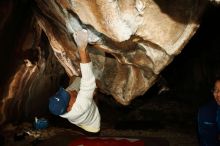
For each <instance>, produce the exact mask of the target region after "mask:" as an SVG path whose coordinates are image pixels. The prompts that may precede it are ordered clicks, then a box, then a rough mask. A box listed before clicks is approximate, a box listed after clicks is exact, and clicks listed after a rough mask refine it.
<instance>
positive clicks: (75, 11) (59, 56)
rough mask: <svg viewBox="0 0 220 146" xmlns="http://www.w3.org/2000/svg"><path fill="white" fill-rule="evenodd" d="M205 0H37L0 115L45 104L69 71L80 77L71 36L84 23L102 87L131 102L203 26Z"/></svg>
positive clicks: (18, 46)
mask: <svg viewBox="0 0 220 146" xmlns="http://www.w3.org/2000/svg"><path fill="white" fill-rule="evenodd" d="M22 2H23V3H22ZM22 2H21V3H20V5H22V4H26V5H28V4H29V3H28V2H27V3H25V0H24V1H22ZM16 5H19V4H18V3H13V1H12V0H11V1H9V5H8V7H10V8H11V9H7V10H6V9H5V11H3V12H2V14H5V13H6V12H7V14H8V16H7V17H3V18H4V19H3V20H4V21H2V22H1V23H0V25H1V31H2V30H3V28H5V27H6V25H7V23H9V22H8V20H10V19H12V18H13V17H12V16H16V15H15V13H16V11H13V8H14V9H15V8H16ZM205 5H206V3H204V2H203V0H202V1H201V0H176V1H171V0H169V1H166V2H165V1H163V0H129V1H124V0H117V1H115V0H71V1H70V0H35V3H34V4H32V7H30V6H29V7H30V9H31V10H30V11H28V12H30V14H29V16H27V17H28V18H29V19H28V20H29V22H26V23H25V24H26V25H24V26H23V30H24V32H25V33H23V37H22V38H20V42H17V43H15V44H16V50H15V51H14V53H19V55H18V56H19V57H18V58H16V59H15V62H17V64H16V67H15V69H14V70H13V73H11V74H10V79H9V80H8V81H7V84H6V85H5V87H4V89H2V91H3V90H4V92H2V93H1V95H2V96H1V100H2V101H1V106H0V107H1V109H0V110H1V111H0V113H1V116H0V122H4V121H5V120H6V119H8V117H11V118H12V117H13V115H14V114H16V116H17V117H20V116H21V117H22V116H28V115H29V114H30V113H29V112H32V113H35V112H33V111H36V113H37V112H39V111H40V110H41V109H39V106H42V107H47V106H46V105H47V99H48V97H49V96H50V95H51V94H53V93H54V92H55V89H56V88H57V87H58V86H59V85H64V84H62V83H60V81H61V77H62V75H65V73H64V70H65V72H66V73H67V75H68V77H69V81H72V80H74V78H75V77H76V76H80V70H79V56H78V51H77V48H76V45H75V42H74V40H73V35H74V33H75V31H76V30H79V29H82V28H85V29H87V30H88V31H89V40H88V41H89V46H88V49H89V53H90V56H91V59H92V62H93V64H94V71H95V74H96V78H97V80H98V81H99V82H98V87H99V90H100V91H101V92H103V93H105V94H108V95H112V96H113V97H114V98H115V100H117V101H118V102H119V103H120V104H123V105H128V104H129V103H130V102H131V101H132V100H133V99H134V98H136V97H138V96H140V95H143V94H144V93H145V92H146V91H147V90H148V89H149V88H150V87H151V86H152V85H153V84H154V83H155V82H156V80H157V78H158V75H159V73H160V72H161V71H162V70H163V69H164V68H165V67H166V66H167V65H169V63H170V62H171V61H172V60H173V58H174V57H175V56H176V55H178V54H179V53H180V52H181V51H182V49H183V48H184V46H185V45H186V44H187V42H188V41H189V40H190V38H191V37H192V36H193V34H194V33H195V32H196V30H197V28H198V27H199V21H198V20H199V18H200V16H201V14H202V12H203V10H204V7H205ZM17 9H18V7H17ZM32 10H33V13H32ZM10 14H11V17H9V15H10ZM2 34H3V33H2ZM15 39H16V38H15ZM17 39H18V38H17ZM57 60H58V61H59V63H58V62H57ZM60 64H61V65H62V66H63V68H64V70H63V68H62V66H60ZM65 85H66V84H65ZM37 103H39V104H37ZM42 103H43V105H42ZM7 109H12V110H10V111H8V110H7ZM23 111H25V112H23ZM13 118H16V117H13Z"/></svg>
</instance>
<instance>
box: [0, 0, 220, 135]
mask: <svg viewBox="0 0 220 146" xmlns="http://www.w3.org/2000/svg"><path fill="white" fill-rule="evenodd" d="M11 2H12V1H11ZM14 2H15V3H14V4H9V3H10V2H9V3H7V2H6V1H2V2H0V11H1V12H0V14H1V16H0V18H1V19H2V20H4V17H9V16H10V17H11V18H8V20H10V21H8V22H7V24H6V25H4V28H2V27H1V26H0V44H1V48H2V49H0V66H1V68H2V69H1V72H0V75H1V79H0V96H1V93H3V92H2V91H3V90H4V84H5V83H6V82H7V79H8V77H9V76H10V73H11V72H13V71H14V69H13V66H14V65H15V64H16V63H18V62H16V60H17V59H18V58H21V57H23V56H18V53H17V52H16V51H17V50H16V48H18V46H19V44H20V43H21V41H22V38H23V36H24V35H25V27H26V26H27V24H28V23H29V19H30V17H31V10H30V8H29V7H28V6H29V3H26V2H25V1H23V2H22V1H20V2H18V1H14ZM15 6H16V7H15ZM12 8H13V9H14V10H13V11H12V13H13V14H12V15H10V14H9V15H5V13H4V12H7V9H12ZM219 19H220V7H219V6H215V5H210V6H208V7H207V9H206V11H205V12H204V15H203V16H202V18H201V23H200V27H199V29H198V30H197V32H196V33H195V35H194V36H193V37H192V39H191V40H190V41H189V42H188V43H187V45H186V46H185V47H184V49H183V50H182V52H181V53H180V54H179V55H177V56H176V57H175V59H174V60H173V62H172V63H171V64H169V65H168V66H167V67H166V68H165V69H164V70H163V71H162V72H161V73H160V75H161V80H159V81H158V83H156V84H155V85H154V86H152V87H151V88H150V90H149V91H148V92H147V93H145V94H144V95H143V96H141V97H138V98H136V99H135V100H134V101H132V103H131V104H130V105H129V106H122V105H119V104H118V103H116V102H115V101H114V99H113V98H112V97H111V96H108V98H106V95H103V94H101V93H99V94H98V95H97V96H98V97H100V104H99V105H100V111H101V114H102V115H103V123H104V125H105V126H103V127H104V128H106V127H107V128H108V127H111V128H115V129H125V130H128V129H131V130H140V129H141V130H145V129H153V130H158V129H162V128H164V127H166V126H172V127H173V128H174V129H175V128H176V129H178V128H179V127H180V125H182V130H183V129H184V128H185V129H184V130H183V132H185V133H187V132H191V130H192V129H190V128H188V129H187V127H194V129H193V130H195V129H196V128H195V126H196V125H195V120H196V111H197V108H198V107H199V106H200V105H202V104H203V103H205V102H206V101H207V100H209V99H210V98H212V96H211V92H210V91H211V88H212V82H213V79H214V78H215V76H217V75H220V63H219V62H220V45H219V42H220V35H219V33H220V27H219V26H220V22H219V21H218V20H219ZM27 53H28V52H27ZM165 87H167V89H168V90H165V91H164V92H161V93H160V91H161V90H162V88H165ZM103 96H105V97H104V98H103ZM173 102H175V104H174V105H175V106H173V109H172V110H171V111H172V112H166V111H164V112H161V111H160V110H153V109H152V110H151V109H150V107H149V106H152V105H153V104H156V105H158V106H159V107H162V105H163V106H167V107H172V105H173V104H172V103H173ZM176 108H177V109H178V108H186V109H188V110H187V111H185V113H184V112H183V111H178V110H177V109H176ZM161 109H162V110H163V108H161ZM164 110H166V108H165V107H164ZM173 111H175V112H173ZM109 115H111V116H109ZM143 115H151V118H149V117H147V118H146V117H145V116H143ZM39 116H44V117H48V118H49V119H51V121H53V122H51V123H50V124H51V125H53V126H57V127H66V128H69V127H71V126H72V125H70V124H69V123H67V121H64V120H62V119H60V118H57V117H53V116H52V117H51V116H50V115H49V116H48V113H47V114H45V115H39ZM169 116H172V118H168V117H169ZM161 117H165V118H163V120H161ZM186 119H187V120H186ZM28 121H33V119H28ZM186 121H189V122H186ZM61 123H62V124H61ZM173 123H175V124H173ZM178 130H180V129H178Z"/></svg>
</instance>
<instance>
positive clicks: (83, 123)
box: [60, 62, 101, 132]
mask: <svg viewBox="0 0 220 146" xmlns="http://www.w3.org/2000/svg"><path fill="white" fill-rule="evenodd" d="M80 68H81V73H82V78H81V82H80V90H79V92H78V95H77V97H76V101H75V103H74V104H73V106H72V109H71V110H70V111H69V112H67V113H65V114H63V115H60V116H61V117H63V118H66V119H68V120H69V121H70V122H71V123H73V124H75V125H77V126H79V127H81V128H83V129H84V130H86V131H89V132H98V131H99V130H100V119H101V118H100V114H99V110H98V107H97V106H96V103H95V102H94V100H93V94H94V90H95V88H96V82H95V76H94V74H93V72H92V62H89V63H80Z"/></svg>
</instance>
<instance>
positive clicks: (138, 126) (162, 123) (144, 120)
mask: <svg viewBox="0 0 220 146" xmlns="http://www.w3.org/2000/svg"><path fill="white" fill-rule="evenodd" d="M106 99H107V100H106ZM99 109H100V113H101V116H102V124H101V125H102V126H101V132H100V133H99V135H89V134H88V133H85V132H83V131H81V130H80V129H79V128H77V127H76V126H74V125H72V124H70V123H69V122H67V121H66V120H65V119H61V118H58V117H52V118H51V117H48V120H49V127H48V128H46V129H43V130H34V128H33V125H32V123H30V122H23V123H20V124H19V125H16V124H7V125H5V126H4V128H3V129H1V131H2V132H1V136H0V145H5V146H42V145H44V144H45V145H54V144H52V143H51V142H55V141H54V140H57V141H59V139H61V140H60V141H62V144H61V145H67V143H68V141H69V140H71V139H73V137H75V136H102V137H131V138H134V137H135V138H144V139H146V140H147V141H148V144H150V143H151V144H150V146H154V144H155V146H158V145H157V144H158V143H160V142H161V143H163V142H165V144H164V146H165V145H166V146H167V144H168V145H170V146H197V145H198V141H197V134H196V112H197V106H196V105H195V104H194V103H193V102H189V101H184V100H179V99H178V100H177V99H174V98H172V97H167V96H158V97H155V98H149V99H147V98H146V97H140V98H137V100H135V101H134V102H132V103H131V105H129V106H122V105H118V104H117V103H115V101H114V100H113V99H111V97H107V98H104V99H103V98H102V100H101V101H100V102H99ZM65 142H66V143H65ZM166 142H167V143H166ZM50 143H51V144H50ZM58 143H59V142H56V144H57V145H59V144H58ZM153 143H154V144H153ZM159 146H163V145H159Z"/></svg>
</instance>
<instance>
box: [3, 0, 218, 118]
mask: <svg viewBox="0 0 220 146" xmlns="http://www.w3.org/2000/svg"><path fill="white" fill-rule="evenodd" d="M155 3H157V4H158V5H163V2H162V1H157V0H155ZM30 5H32V3H28V2H27V1H25V0H24V1H16V0H15V1H13V0H11V1H7V2H6V1H4V2H1V6H2V7H3V8H7V9H1V10H2V11H1V14H6V13H8V16H6V17H5V15H1V19H3V18H4V19H3V20H4V21H2V23H1V34H0V38H1V39H0V41H1V44H2V48H4V49H1V53H0V54H1V57H0V58H1V62H0V63H1V68H4V70H3V71H2V72H1V76H2V78H1V80H0V81H1V82H0V83H1V84H0V85H1V88H0V96H1V100H2V102H1V114H2V113H5V114H3V115H6V116H1V121H4V120H5V119H9V120H12V119H13V118H12V117H13V115H17V117H16V119H19V118H20V117H28V116H34V115H36V114H42V113H43V112H45V111H47V98H48V97H49V96H50V95H51V94H52V93H54V92H55V90H56V89H57V88H58V86H59V85H60V84H65V83H60V82H62V80H63V78H62V77H63V76H66V74H65V73H64V69H63V67H62V66H61V65H60V64H59V63H58V61H57V60H56V58H55V56H54V55H53V52H52V50H53V48H51V46H50V42H49V40H48V38H47V35H46V34H45V33H44V32H43V31H42V30H41V29H42V28H38V25H37V24H35V20H34V18H33V17H32V14H33V13H32V10H31V9H30V8H31V7H29V6H30ZM3 10H4V11H3ZM167 10H168V8H167V7H162V8H161V11H162V12H164V13H168V11H167ZM211 10H212V11H214V12H212V11H211ZM216 12H219V11H218V7H215V10H214V9H213V6H211V8H210V9H209V10H208V11H207V13H205V14H206V15H204V16H203V18H202V23H201V28H199V30H198V32H197V33H196V35H195V36H194V37H193V38H192V39H191V40H190V41H189V43H188V44H187V41H188V40H186V42H184V44H187V45H186V46H185V47H184V49H183V48H181V49H180V50H177V54H178V53H180V52H181V50H182V49H183V51H182V53H181V54H180V55H178V56H177V57H176V58H175V59H174V61H173V62H172V63H171V64H170V65H169V66H167V67H166V69H165V70H164V71H163V72H162V73H161V75H162V76H164V77H165V79H166V80H167V81H168V83H169V85H170V88H171V90H172V91H174V92H175V93H176V95H177V96H180V97H181V98H191V97H192V98H200V97H199V96H200V95H201V97H202V96H204V94H202V93H203V92H200V91H201V89H202V91H204V92H205V90H203V89H207V88H208V87H209V86H210V84H211V80H212V79H213V77H214V76H215V74H216V73H214V72H218V71H219V69H218V68H219V66H218V64H215V63H214V62H216V61H218V58H219V57H218V54H219V51H218V47H217V41H218V39H219V37H218V36H217V35H216V32H219V31H218V29H217V24H216V23H214V25H213V22H215V21H214V20H215V18H218V17H219V16H218V15H216V14H217V13H216ZM10 14H11V15H10ZM170 15H171V16H172V18H175V15H173V14H170ZM210 15H215V18H214V19H212V20H210V19H208V18H209V16H210ZM14 17H15V18H16V19H14ZM179 21H180V20H179ZM180 22H181V21H180ZM181 23H184V22H181ZM31 26H35V27H34V28H35V29H32V27H31ZM214 26H216V28H215V27H214ZM36 28H37V30H40V31H36ZM207 28H211V30H210V29H208V30H207ZM33 32H34V34H35V37H36V36H37V37H36V38H37V41H36V42H35V43H34V44H33V43H32V42H33V41H32V40H31V38H35V37H33ZM39 32H40V33H39ZM206 35H208V36H209V37H208V40H207V37H205V36H206ZM155 37H156V36H155ZM161 42H162V41H161ZM201 42H202V43H201ZM210 43H211V44H212V45H211V46H210ZM162 44H163V45H164V46H166V44H165V42H162ZM45 46H46V47H45ZM116 46H117V45H116ZM38 47H40V48H38ZM182 47H183V46H182ZM5 48H7V49H5ZM33 48H35V49H36V48H38V49H36V50H37V51H36V50H34V51H33V50H31V49H33ZM44 48H48V50H45V49H44ZM119 48H120V47H119ZM207 48H209V49H208V50H209V51H208V52H207ZM90 53H91V55H93V53H94V52H92V51H91V52H90ZM209 53H210V54H209ZM33 54H34V55H33ZM36 54H37V55H36ZM94 54H95V53H94ZM36 56H37V58H36ZM210 56H212V57H210ZM214 56H215V57H214ZM92 57H93V58H94V59H96V56H95V55H94V56H92ZM107 57H109V58H108V59H109V61H107V63H108V62H111V63H110V64H108V65H112V66H115V65H116V64H117V62H116V61H115V59H114V56H112V55H111V54H108V53H107ZM25 59H28V61H27V60H25ZM113 59H114V60H113ZM5 60H7V61H5ZM45 60H46V61H45ZM112 60H113V61H112ZM171 60H172V59H171ZM23 61H24V62H23ZM112 62H115V64H114V63H113V64H112ZM213 64H215V65H214V66H213ZM119 65H121V64H119ZM22 66H23V70H22ZM45 66H46V67H45ZM27 67H30V68H27ZM120 68H122V67H120V66H119V69H120ZM18 69H20V70H19V72H18ZM57 69H58V70H59V74H52V73H53V71H57ZM161 69H162V68H161ZM25 71H27V72H28V73H29V75H30V76H29V78H26V81H27V82H25V84H22V85H25V86H24V87H27V88H28V89H30V90H28V91H26V90H25V91H23V90H16V91H17V92H15V93H13V95H10V92H9V91H10V89H13V88H16V89H19V86H18V85H19V84H18V83H19V81H20V82H21V81H24V80H25V78H22V75H24V73H25ZM107 71H109V70H107ZM107 71H106V72H107ZM119 71H120V70H119ZM33 72H34V73H33ZM122 72H123V70H122ZM16 75H18V76H17V77H19V78H20V80H17V79H18V78H17V79H16V78H13V77H16ZM37 75H38V76H41V78H40V79H38V78H35V77H37ZM23 77H26V76H25V75H24V76H23ZM33 77H34V79H35V80H33ZM65 78H66V77H65ZM107 78H108V77H107ZM13 79H15V80H14V81H16V82H12V81H13ZM109 81H110V80H109ZM155 82H156V80H155ZM10 83H14V85H15V86H10V85H13V84H10ZM206 83H207V84H206ZM30 85H31V87H33V88H32V89H31V88H29V87H30ZM38 85H39V86H38ZM51 85H53V86H51ZM150 86H151V85H150ZM150 86H149V87H150ZM10 87H12V88H10ZM146 90H147V89H146V88H145V89H144V91H146ZM31 92H33V93H38V94H31ZM141 92H143V91H141ZM11 93H12V92H11ZM106 93H111V92H109V90H107V91H106ZM206 94H207V93H206ZM9 95H10V96H9ZM42 95H43V96H42ZM139 95H140V94H139ZM4 97H7V98H8V100H6V99H5V98H4ZM202 98H206V97H205V96H204V97H202ZM5 102H8V103H7V104H5V105H4V106H3V103H5ZM24 105H25V106H24ZM39 107H42V109H41V110H42V113H41V111H40V110H39V109H40V108H39ZM8 109H11V110H10V111H8Z"/></svg>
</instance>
